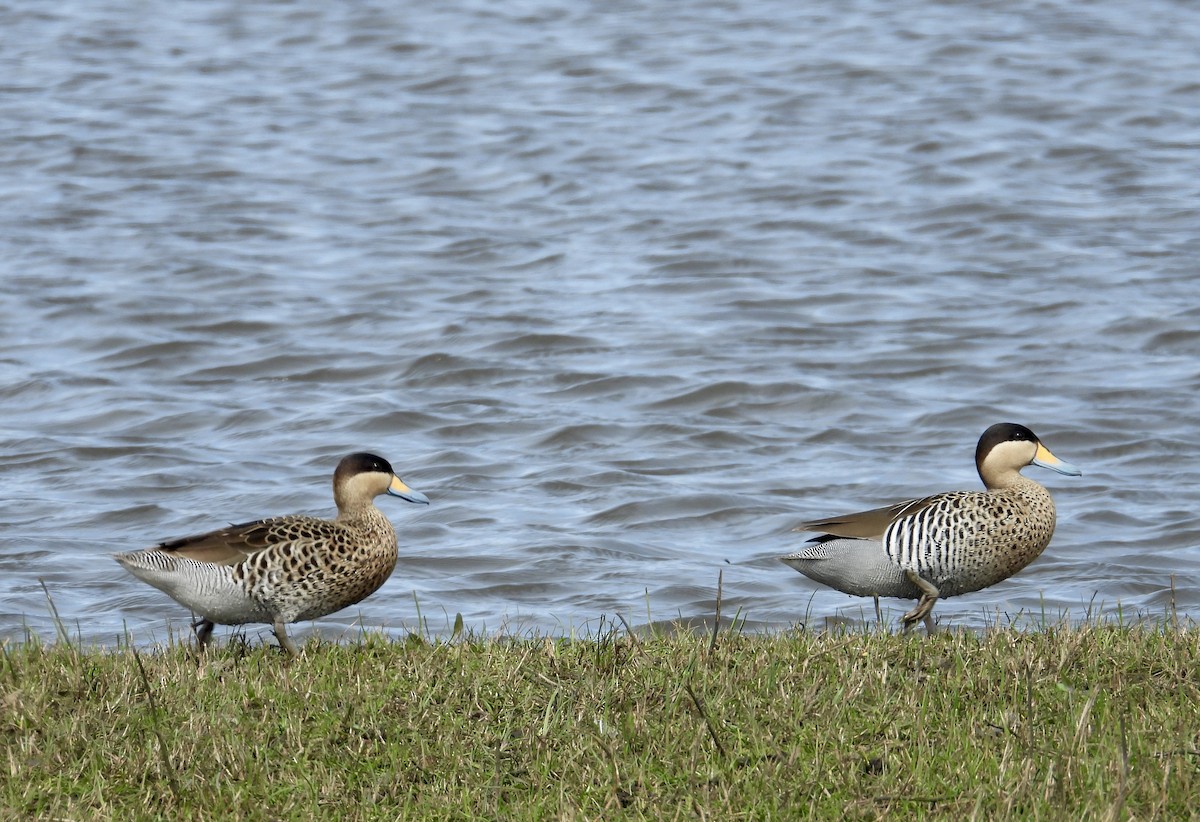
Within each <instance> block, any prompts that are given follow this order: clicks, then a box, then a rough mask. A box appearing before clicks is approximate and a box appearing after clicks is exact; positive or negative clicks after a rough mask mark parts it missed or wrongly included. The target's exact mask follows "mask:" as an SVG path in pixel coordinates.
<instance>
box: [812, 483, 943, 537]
mask: <svg viewBox="0 0 1200 822" xmlns="http://www.w3.org/2000/svg"><path fill="white" fill-rule="evenodd" d="M941 497H942V494H934V495H933V496H929V497H920V498H918V499H909V500H904V501H903V502H897V503H895V504H893V505H885V506H884V507H882V508H872V509H871V510H869V511H858V512H856V513H853V514H841V515H839V516H833V517H826V518H824V519H814V520H810V521H809V522H802V523H800V525H798V526H797V527H796V528H795V530H797V531H820V532H821V533H822V534H827V535H829V536H835V537H849V538H852V539H877V540H881V539H883V532H884V531H886V530H887V529H888V526H889V525H891V524H892V523H893V522H896V521H897V520H899V519H903V518H904V517H910V516H913V515H914V514H916V513H917V512H919V511H922V510H924V509H926V508H928V507H929V506H931V505H934V504H935V503H937V501H938V500H939V499H940V498H941ZM817 539H821V538H820V537H818V538H817Z"/></svg>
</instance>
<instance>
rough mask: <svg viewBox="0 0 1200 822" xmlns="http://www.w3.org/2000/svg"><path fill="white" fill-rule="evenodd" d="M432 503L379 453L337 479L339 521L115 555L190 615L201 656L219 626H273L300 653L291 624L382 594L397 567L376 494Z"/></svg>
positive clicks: (344, 464)
mask: <svg viewBox="0 0 1200 822" xmlns="http://www.w3.org/2000/svg"><path fill="white" fill-rule="evenodd" d="M384 493H386V494H390V495H392V496H397V497H400V498H401V499H403V500H407V501H409V502H415V503H422V504H428V503H429V499H428V498H427V497H426V496H425V495H424V494H422V493H420V492H419V491H414V490H413V489H411V488H409V487H408V486H407V485H405V484H404V482H403V481H402V480H401V479H400V478H399V477H398V476H396V472H395V471H393V470H392V466H391V465H389V464H388V462H387V460H385V459H383V458H382V457H377V456H375V455H374V454H351V455H349V456H348V457H345V458H343V459H342V460H341V462H339V463H338V466H337V470H336V471H334V474H333V501H334V503H335V504H336V505H337V509H338V514H337V517H336V518H335V519H331V520H327V519H321V518H319V517H311V516H303V515H295V516H281V517H271V518H270V519H263V520H258V521H256V522H247V523H243V524H241V525H231V526H229V527H228V528H221V529H218V530H216V531H210V532H208V533H206V534H197V535H195V536H190V537H182V538H180V539H173V540H168V541H167V542H162V543H159V544H158V545H156V546H154V547H153V548H148V549H146V550H143V551H131V552H128V553H121V554H115V555H114V558H115V559H116V560H117V562H119V563H121V565H123V566H125V569H126V570H127V571H129V572H130V573H131V574H133V575H134V576H135V577H137V578H138V579H140V580H142V581H143V582H147V583H149V584H151V585H153V586H154V587H155V588H158V589H159V590H160V591H162V592H164V593H166V594H167V595H168V596H170V597H171V598H172V599H174V600H175V601H176V602H178V603H179V604H181V605H183V606H185V607H187V608H190V609H191V610H192V612H193V613H194V614H197V615H198V616H199V617H200V618H199V619H198V620H197V621H196V623H195V625H194V627H195V629H196V636H197V639H198V640H199V644H200V648H201V649H203V648H204V646H205V645H206V644H207V643H208V640H209V638H210V636H211V635H212V630H213V626H214V624H221V625H244V624H247V623H258V622H263V623H267V624H269V625H271V626H273V628H274V629H275V636H276V637H277V638H278V640H279V644H280V646H281V647H283V649H284V650H286V651H287V652H288V653H289V654H291V655H292V656H298V655H299V651H298V650H297V649H296V645H295V644H294V643H293V642H292V640H291V638H290V637H289V636H288V634H287V628H286V626H287V624H288V623H292V622H300V621H302V620H310V619H317V618H318V617H322V616H325V615H326V614H331V613H333V612H334V611H339V610H341V609H342V608H345V607H347V606H350V605H353V604H354V603H356V602H359V601H361V600H363V599H365V598H366V597H367V596H369V595H370V594H372V593H374V592H375V591H376V590H377V589H378V588H379V586H381V585H383V583H384V582H386V581H387V578H388V577H389V576H391V574H392V570H393V569H394V568H395V567H396V556H397V553H396V551H397V546H396V531H395V529H393V528H392V524H391V523H390V522H389V521H388V519H387V517H385V516H384V515H383V512H382V511H380V510H379V509H378V508H376V507H375V502H374V500H375V497H377V496H379V495H380V494H384Z"/></svg>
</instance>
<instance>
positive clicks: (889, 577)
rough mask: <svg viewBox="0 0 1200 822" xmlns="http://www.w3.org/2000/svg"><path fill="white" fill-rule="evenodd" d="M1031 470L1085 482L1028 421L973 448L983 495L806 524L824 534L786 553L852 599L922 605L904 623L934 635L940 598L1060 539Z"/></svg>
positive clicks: (983, 583)
mask: <svg viewBox="0 0 1200 822" xmlns="http://www.w3.org/2000/svg"><path fill="white" fill-rule="evenodd" d="M1027 465H1038V466H1041V467H1042V468H1049V469H1050V470H1052V471H1057V472H1058V473H1060V474H1066V475H1068V476H1074V477H1077V476H1080V475H1081V473H1082V472H1081V471H1080V470H1079V469H1078V468H1076V467H1075V466H1073V465H1070V464H1068V463H1066V462H1063V461H1062V460H1060V459H1058V458H1057V457H1055V456H1054V455H1053V454H1051V453H1050V451H1049V449H1047V448H1046V446H1045V445H1043V444H1042V443H1041V441H1040V440H1039V439H1038V438H1037V436H1036V435H1035V434H1034V433H1033V432H1032V431H1030V430H1029V429H1028V428H1026V427H1025V426H1023V425H1017V424H1016V423H1009V422H1005V423H997V424H996V425H993V426H992V427H990V428H988V429H987V430H986V431H984V432H983V436H982V437H980V438H979V445H978V446H976V448H975V468H976V469H977V470H978V471H979V478H980V479H981V480H983V484H984V486H985V487H986V488H987V490H986V491H950V492H947V493H943V494H935V495H933V496H929V497H923V498H921V499H912V500H906V501H904V502H898V503H896V504H895V505H888V506H886V507H883V508H874V509H872V510H870V511H862V512H860V513H856V514H844V515H842V516H835V517H826V518H825V519H819V520H813V521H811V522H805V523H802V524H801V525H800V526H799V527H798V528H796V529H795V530H797V531H817V532H820V535H819V536H817V537H814V538H813V539H811V540H809V541H808V542H807V543H806V544H805V546H804V548H802V549H801V550H799V551H796V552H795V553H791V554H788V555H786V556H783V557H780V559H781V560H782V561H783V562H785V563H787V564H788V565H790V566H792V567H793V568H795V569H796V570H797V571H799V572H800V573H802V574H804V575H805V576H806V577H808V578H809V579H812V580H815V581H816V582H819V583H821V584H823V585H828V586H829V587H831V588H835V589H837V590H839V591H843V592H845V593H847V594H852V595H854V596H870V597H875V601H876V607H877V608H878V604H879V600H878V598H879V597H897V598H900V599H915V600H917V604H916V606H915V607H914V608H913V609H912V610H910V611H909V612H908V613H906V614H905V615H904V617H903V622H904V630H905V631H908V630H909V629H910V628H912V626H913V625H914V624H915V623H916V622H917V621H918V620H919V621H922V622H924V624H925V628H926V629H927V630H928V631H931V632H932V631H933V630H934V623H933V618H932V617H931V612H932V611H933V606H934V605H935V604H936V603H937V601H938V599H939V598H943V597H952V596H957V595H959V594H966V593H970V592H971V591H978V590H980V589H982V588H987V587H988V586H989V585H995V584H996V583H997V582H1000V581H1001V580H1005V579H1008V578H1009V577H1010V576H1012V575H1013V574H1015V573H1017V572H1018V571H1020V570H1021V569H1022V568H1024V567H1025V566H1026V565H1028V564H1029V563H1031V562H1033V561H1034V560H1035V559H1037V557H1038V556H1039V555H1040V554H1041V553H1042V551H1043V550H1045V548H1046V546H1047V545H1049V544H1050V537H1051V536H1052V535H1053V534H1054V524H1055V515H1054V500H1052V499H1051V498H1050V492H1049V491H1047V490H1046V489H1045V488H1043V487H1042V486H1041V485H1039V484H1038V483H1036V482H1034V481H1033V480H1031V479H1029V478H1028V477H1025V476H1023V475H1022V474H1021V469H1022V468H1024V467H1025V466H1027Z"/></svg>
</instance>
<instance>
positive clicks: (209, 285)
mask: <svg viewBox="0 0 1200 822" xmlns="http://www.w3.org/2000/svg"><path fill="white" fill-rule="evenodd" d="M0 32H2V34H0V38H2V42H3V45H4V47H3V49H0V63H2V64H3V69H4V70H3V76H4V77H5V78H6V79H5V80H4V81H3V83H2V84H0V146H2V149H3V150H2V151H0V203H3V205H0V220H2V226H3V230H2V231H0V250H2V252H3V253H2V254H0V260H2V261H3V262H2V265H3V276H2V277H0V346H2V347H0V402H2V407H3V409H4V412H3V416H2V417H0V438H2V439H3V443H4V447H3V449H2V450H0V464H2V465H3V473H2V474H0V476H2V477H3V494H2V495H0V571H2V572H3V573H2V574H0V638H3V637H8V638H20V637H23V636H25V635H26V632H27V631H33V632H36V633H39V634H42V635H45V636H53V635H54V630H55V629H54V622H53V619H52V617H51V614H50V610H49V608H48V605H47V601H46V595H45V593H44V592H43V589H42V583H43V582H44V584H45V586H46V588H47V589H48V590H49V592H50V594H51V596H52V598H53V601H54V604H55V606H56V607H57V609H58V612H59V614H60V616H61V618H62V620H63V622H64V624H65V625H66V627H67V629H68V630H69V631H70V632H71V633H72V634H75V633H78V634H79V635H81V636H82V637H84V638H85V639H86V640H87V641H90V642H101V643H107V642H114V641H116V640H117V639H118V638H119V637H120V636H121V635H123V634H125V633H128V634H129V635H131V636H132V637H134V638H135V639H136V640H138V641H143V640H144V641H150V640H157V639H161V638H163V637H164V636H166V634H167V631H168V630H179V629H181V628H183V627H185V621H186V616H187V615H186V613H183V609H182V608H180V607H179V606H177V605H175V604H174V603H173V602H171V601H170V600H169V599H167V598H166V596H165V595H163V594H160V593H159V592H157V591H155V590H153V589H151V588H149V587H147V586H145V585H143V584H141V583H139V582H137V581H135V580H134V579H133V578H132V577H129V576H128V575H127V574H125V572H124V571H122V570H121V569H120V568H119V567H118V566H117V565H116V564H115V563H114V562H112V561H111V559H109V557H108V554H109V553H110V552H112V551H115V550H127V549H130V548H137V547H143V546H147V545H149V544H151V543H152V542H154V541H155V540H158V539H161V538H165V537H169V536H176V535H179V534H183V533H190V532H195V531H198V530H204V529H207V528H210V527H215V526H218V525H220V524H222V523H225V522H229V521H243V520H246V519H253V518H257V517H260V516H265V515H270V514H277V513H289V512H301V511H302V512H309V513H328V512H329V511H330V510H331V508H332V506H331V500H330V494H329V488H328V482H329V476H330V474H331V472H332V469H333V466H334V465H335V464H336V462H337V459H338V458H339V457H340V456H341V455H342V454H344V453H347V452H349V451H352V450H363V449H366V450H372V451H376V452H378V453H380V454H382V455H384V456H385V457H387V458H388V459H389V460H391V461H392V462H393V464H394V465H396V466H397V468H398V470H399V471H400V473H401V475H402V476H403V477H404V478H405V480H406V481H408V482H409V483H410V484H411V485H412V486H413V487H415V488H418V489H420V490H422V491H424V492H426V493H427V494H428V495H429V496H430V498H431V499H432V500H433V504H432V505H431V506H429V507H428V508H425V507H420V508H418V507H416V506H410V505H405V504H404V503H402V502H400V501H398V500H386V501H383V502H381V505H383V506H384V507H385V510H386V512H387V513H388V515H389V516H390V517H391V518H392V520H393V522H394V523H395V524H396V526H397V530H398V532H399V534H400V542H401V548H400V555H401V556H400V565H399V567H398V569H397V572H396V574H395V575H394V576H393V577H392V579H391V580H390V581H389V582H388V583H387V584H386V585H385V586H384V588H383V589H382V590H381V591H379V592H378V593H377V594H375V595H374V596H372V597H370V598H369V599H368V600H366V601H364V602H363V603H362V604H361V605H360V606H357V607H355V608H352V609H348V610H347V611H344V612H342V613H340V614H337V615H335V616H332V617H330V618H328V619H326V620H322V621H321V622H320V623H319V624H318V625H316V626H309V628H310V629H311V628H313V627H315V628H316V629H319V630H322V631H324V632H327V633H332V634H335V635H336V634H340V633H344V632H346V631H354V630H357V626H358V625H360V624H362V625H366V626H368V627H371V628H376V627H383V628H386V629H389V630H397V631H401V630H411V629H415V628H418V627H420V623H419V620H423V621H424V623H425V624H426V625H427V626H428V628H429V629H430V630H433V631H442V630H446V629H448V628H449V626H450V625H451V624H452V623H453V621H454V615H455V614H457V613H461V614H462V615H463V617H464V620H465V622H466V624H467V625H468V626H469V627H471V628H473V629H475V630H479V631H486V632H488V633H494V632H528V631H537V632H546V633H568V632H571V631H589V630H595V629H596V627H597V626H598V625H603V624H610V623H611V621H612V620H613V619H614V618H618V617H617V615H620V617H623V618H625V619H626V620H627V621H629V622H630V623H631V624H639V623H645V622H647V621H659V620H669V619H673V618H678V617H682V618H685V619H694V618H700V617H705V616H710V615H711V614H712V613H713V611H714V609H715V604H716V593H717V582H718V575H720V578H721V583H722V604H721V607H722V613H723V614H724V615H726V616H731V615H735V614H736V615H738V616H739V617H740V618H743V619H746V620H747V622H748V624H749V626H750V627H752V628H761V627H781V626H787V625H791V624H794V623H796V622H805V623H806V624H814V625H816V624H824V623H825V622H826V621H827V620H829V619H849V620H852V621H856V620H859V619H864V618H865V619H867V620H871V619H873V612H872V606H871V603H870V602H868V601H864V600H860V599H853V598H848V597H846V596H844V595H842V594H839V593H837V592H834V591H830V590H828V589H824V588H821V587H819V586H817V585H815V584H813V583H810V582H808V581H807V580H806V579H804V578H803V577H801V576H800V575H799V574H797V573H795V572H794V571H792V570H790V569H789V568H787V567H786V566H784V565H782V564H781V563H779V561H778V559H777V557H778V556H779V555H781V554H783V553H786V552H788V551H790V550H793V549H794V548H795V547H796V545H797V544H798V542H799V540H800V539H802V537H801V536H800V535H798V534H793V533H790V528H791V527H792V526H793V525H794V524H795V523H797V522H798V521H800V520H802V519H807V518H812V517H816V516H823V515H827V514H831V513H837V512H840V511H847V510H858V509H862V508H868V507H873V506H876V505H880V504H883V503H886V502H890V501H894V500H896V499H900V498H904V497H907V496H914V495H918V494H924V493H928V492H932V491H938V490H949V489H957V488H972V487H977V485H978V479H977V478H976V477H975V475H974V470H973V465H972V461H971V456H972V453H973V449H974V445H975V441H976V439H977V438H978V436H979V434H980V432H982V430H983V429H984V428H985V427H987V426H988V425H989V424H991V423H993V422H997V421H1002V420H1012V421H1018V422H1023V423H1025V424H1027V425H1029V426H1030V427H1032V428H1033V429H1034V430H1035V431H1037V432H1038V433H1039V434H1040V435H1041V436H1042V438H1043V439H1044V440H1045V441H1046V443H1047V444H1048V445H1049V447H1050V448H1051V449H1052V450H1053V451H1054V452H1055V453H1056V454H1057V455H1058V456H1059V457H1061V458H1063V459H1066V460H1069V461H1071V462H1073V463H1075V464H1076V465H1078V466H1080V467H1081V468H1082V469H1083V470H1084V472H1085V473H1084V476H1083V477H1082V478H1080V479H1072V478H1068V477H1061V476H1058V475H1055V474H1050V473H1048V472H1044V471H1040V470H1037V469H1029V470H1028V472H1027V473H1028V474H1029V475H1030V476H1033V477H1035V478H1037V479H1038V480H1039V481H1042V482H1044V483H1045V484H1046V485H1047V486H1048V487H1050V488H1051V489H1052V491H1053V493H1054V495H1055V499H1056V501H1057V504H1058V509H1059V527H1058V531H1057V534H1056V536H1055V538H1054V541H1053V542H1052V544H1051V546H1050V548H1049V549H1048V550H1047V551H1046V553H1045V554H1044V555H1043V556H1042V557H1041V558H1040V559H1039V560H1038V561H1037V562H1035V563H1034V564H1033V565H1032V566H1030V567H1029V568H1028V569H1026V570H1025V571H1024V572H1022V573H1021V574H1020V575H1018V576H1017V577H1015V578H1013V579H1011V580H1009V581H1007V582H1005V583H1002V584H1000V585H998V586H995V587H994V588H991V589H989V590H986V591H982V592H979V593H976V594H973V595H969V596H964V597H962V598H958V599H951V600H948V601H943V602H942V603H940V604H939V605H938V608H937V611H936V613H937V614H938V615H939V617H940V618H941V619H942V620H943V621H944V622H946V623H949V624H953V625H960V626H977V625H982V624H987V623H990V622H992V621H994V620H995V619H997V618H998V617H999V618H1002V619H1008V618H1013V617H1017V616H1018V615H1026V616H1030V617H1032V618H1041V617H1042V615H1043V614H1044V615H1048V616H1050V617H1053V618H1057V617H1058V616H1059V615H1061V614H1062V613H1063V612H1069V613H1070V614H1071V615H1073V616H1077V617H1082V616H1084V615H1085V614H1087V613H1089V612H1090V613H1092V614H1104V615H1114V614H1116V613H1118V611H1119V612H1120V613H1122V614H1127V613H1133V612H1140V613H1150V614H1161V613H1164V612H1165V611H1166V610H1167V609H1168V608H1169V607H1171V606H1172V604H1173V605H1174V607H1175V608H1176V609H1178V611H1179V612H1180V613H1182V614H1185V615H1190V616H1196V615H1198V614H1200V550H1198V548H1197V542H1198V536H1200V526H1198V524H1197V521H1196V515H1195V512H1196V510H1197V508H1198V504H1200V498H1198V497H1200V490H1198V489H1200V481H1198V480H1200V471H1198V468H1197V459H1196V458H1197V452H1198V450H1200V432H1198V431H1197V425H1196V420H1197V418H1198V416H1200V414H1198V411H1200V401H1198V400H1197V395H1198V392H1197V389H1198V388H1200V364H1198V363H1200V360H1198V358H1197V355H1198V354H1200V331H1198V330H1197V328H1198V325H1200V299H1198V298H1200V286H1198V285H1197V282H1198V281H1197V277H1196V259H1197V252H1200V239H1198V237H1200V230H1198V229H1200V218H1198V216H1197V215H1198V213H1200V212H1198V206H1200V188H1198V186H1197V183H1196V180H1197V178H1196V173H1195V165H1196V164H1195V158H1196V151H1197V149H1198V148H1200V82H1198V81H1197V78H1200V58H1198V57H1197V52H1196V48H1195V44H1196V42H1198V41H1200V10H1198V9H1195V8H1193V7H1192V6H1190V5H1187V4H1183V3H1174V2H1152V3H1149V4H1138V5H1137V6H1136V7H1135V6H1132V5H1129V4H1123V3H1115V2H1100V3H1090V4H1086V5H1082V6H1080V5H1078V4H1070V3H1065V2H1063V3H1058V2H1052V3H1045V2H1036V3H1035V2H1014V3H983V4H977V5H972V6H970V7H969V8H968V7H966V6H963V5H962V4H959V3H952V2H945V3H937V2H934V3H927V4H921V5H920V8H919V9H917V10H906V9H901V8H897V7H896V6H895V4H891V3H886V2H882V1H881V0H863V1H862V2H852V3H840V2H839V3H833V2H819V3H815V4H808V5H807V6H806V7H805V10H803V11H797V10H796V9H795V7H794V4H789V3H782V2H780V3H771V2H765V3H764V2H755V3H748V2H690V3H689V2H685V3H674V4H666V3H655V2H648V1H645V0H644V1H643V2H638V1H637V0H633V1H631V2H624V3H618V4H615V5H614V4H577V3H576V4H572V3H561V2H560V3H551V2H516V3H507V4H504V5H503V6H502V7H497V6H495V4H490V3H484V2H453V3H439V4H401V6H395V5H394V4H385V3H379V4H370V3H355V4H333V5H329V6H326V5H324V4H317V3H312V2H306V0H298V2H292V3H254V2H251V3H240V2H239V3H232V2H230V3H204V4H184V5H176V4H165V3H152V4H149V5H147V4H135V5H134V6H129V4H122V3H115V2H108V3H104V2H100V3H92V2H88V3H82V2H70V0H67V2H62V3H57V4H55V5H54V6H53V7H46V8H45V9H42V8H41V7H38V9H37V10H31V9H30V8H29V7H8V8H5V9H0ZM885 604H886V605H887V606H888V610H889V615H890V616H891V617H893V618H894V617H895V616H897V615H898V614H899V613H900V612H901V611H902V609H904V608H907V607H908V605H909V603H904V602H898V601H891V602H887V603H885ZM602 620H606V621H607V622H602ZM252 630H253V632H257V631H258V629H252ZM256 635H257V633H256Z"/></svg>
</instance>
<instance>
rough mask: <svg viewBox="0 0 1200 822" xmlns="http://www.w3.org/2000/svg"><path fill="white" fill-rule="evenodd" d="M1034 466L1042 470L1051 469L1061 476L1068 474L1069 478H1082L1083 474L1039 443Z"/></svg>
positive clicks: (1034, 456) (1034, 457)
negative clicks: (1038, 466)
mask: <svg viewBox="0 0 1200 822" xmlns="http://www.w3.org/2000/svg"><path fill="white" fill-rule="evenodd" d="M1033 464H1034V465H1040V466H1041V467H1042V468H1049V469H1050V470H1051V471H1057V472H1058V473H1060V474H1066V475H1067V476H1068V477H1082V476H1083V472H1082V471H1080V470H1079V469H1078V468H1076V467H1075V466H1074V465H1072V464H1071V463H1069V462H1063V461H1062V460H1060V459H1059V458H1058V457H1056V456H1054V455H1053V454H1051V453H1050V449H1049V448H1047V447H1046V446H1044V445H1042V444H1041V443H1038V449H1037V453H1036V454H1034V455H1033Z"/></svg>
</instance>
